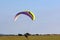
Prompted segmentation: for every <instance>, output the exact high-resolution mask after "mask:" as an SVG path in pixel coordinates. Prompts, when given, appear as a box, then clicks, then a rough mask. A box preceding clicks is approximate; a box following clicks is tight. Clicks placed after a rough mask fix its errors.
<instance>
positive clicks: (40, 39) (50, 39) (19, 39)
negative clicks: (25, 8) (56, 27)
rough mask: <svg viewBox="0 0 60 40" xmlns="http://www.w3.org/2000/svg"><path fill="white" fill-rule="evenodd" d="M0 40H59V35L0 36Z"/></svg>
mask: <svg viewBox="0 0 60 40" xmlns="http://www.w3.org/2000/svg"><path fill="white" fill-rule="evenodd" d="M0 40H60V35H55V36H28V39H27V38H26V37H25V36H0Z"/></svg>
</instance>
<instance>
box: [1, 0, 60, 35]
mask: <svg viewBox="0 0 60 40" xmlns="http://www.w3.org/2000/svg"><path fill="white" fill-rule="evenodd" d="M24 10H30V11H32V12H33V13H34V14H35V16H36V20H35V21H32V20H31V19H30V18H29V17H27V16H26V15H21V16H20V17H19V19H18V20H17V21H16V22H14V16H15V15H16V14H17V13H18V12H20V11H24ZM26 32H28V33H39V34H46V33H58V34H59V33H60V0H1V1H0V34H18V33H22V34H23V33H26Z"/></svg>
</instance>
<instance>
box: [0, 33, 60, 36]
mask: <svg viewBox="0 0 60 40" xmlns="http://www.w3.org/2000/svg"><path fill="white" fill-rule="evenodd" d="M53 35H60V34H30V33H25V34H17V35H14V34H8V35H6V34H0V36H53Z"/></svg>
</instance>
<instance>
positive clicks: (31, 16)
mask: <svg viewBox="0 0 60 40" xmlns="http://www.w3.org/2000/svg"><path fill="white" fill-rule="evenodd" d="M20 14H25V15H27V16H29V17H30V18H31V19H32V20H35V15H34V14H33V13H32V12H30V11H24V12H19V13H17V14H16V16H15V18H14V21H16V20H17V19H18V17H19V16H20Z"/></svg>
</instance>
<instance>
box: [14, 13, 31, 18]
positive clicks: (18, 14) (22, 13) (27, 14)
mask: <svg viewBox="0 0 60 40" xmlns="http://www.w3.org/2000/svg"><path fill="white" fill-rule="evenodd" d="M20 14H25V15H27V16H29V17H30V18H31V19H32V16H31V15H30V14H29V12H19V13H18V14H16V16H15V17H17V16H18V15H20Z"/></svg>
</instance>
